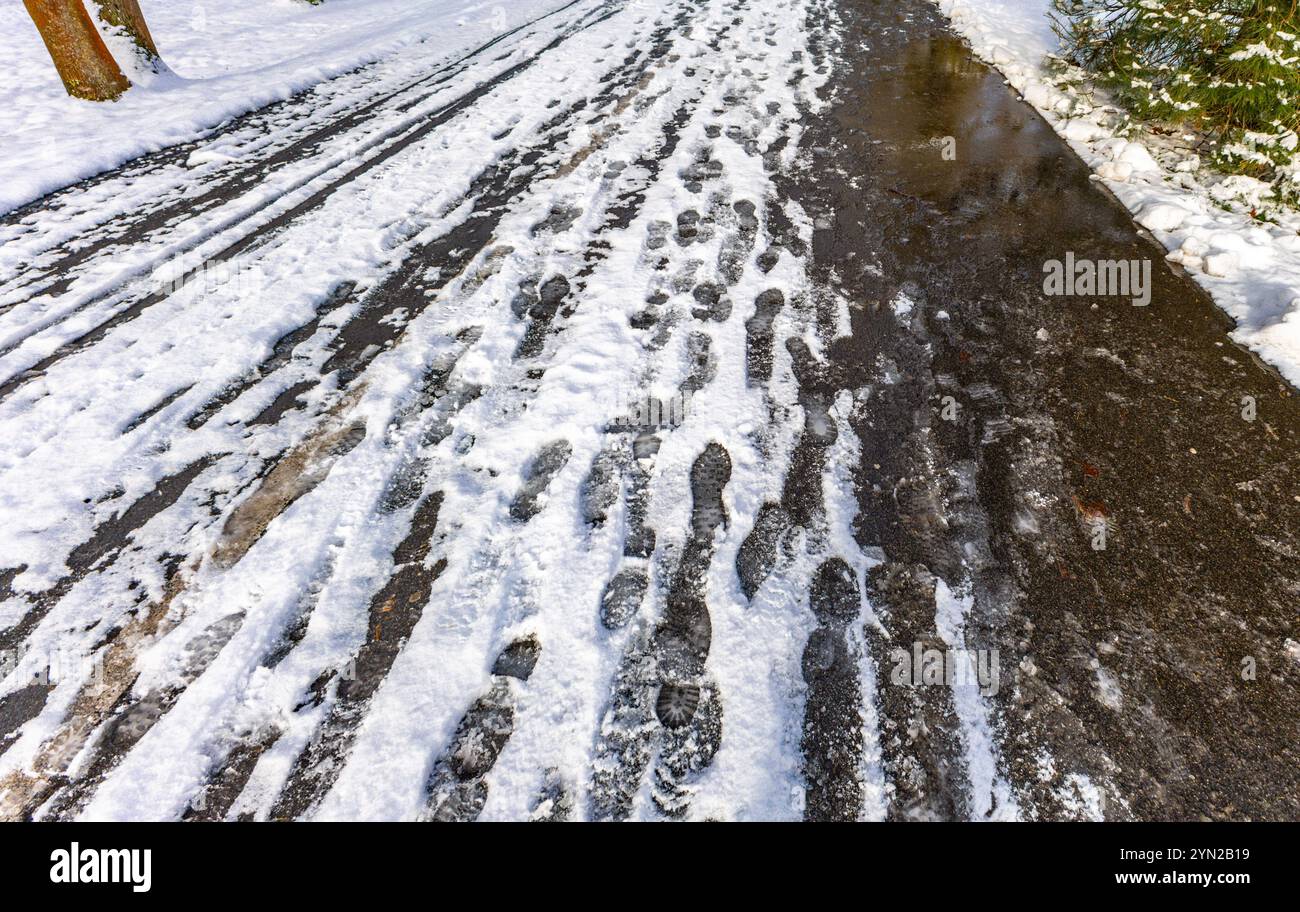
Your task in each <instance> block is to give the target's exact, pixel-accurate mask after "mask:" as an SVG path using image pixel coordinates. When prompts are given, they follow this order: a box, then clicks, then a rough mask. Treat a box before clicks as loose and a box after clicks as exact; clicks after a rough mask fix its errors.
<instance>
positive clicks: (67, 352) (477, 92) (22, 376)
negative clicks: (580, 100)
mask: <svg viewBox="0 0 1300 912" xmlns="http://www.w3.org/2000/svg"><path fill="white" fill-rule="evenodd" d="M616 12H617V11H616V10H611V11H607V12H604V13H602V14H601V15H599V16H594V17H592V18H591V19H590V21H587V22H583V23H581V24H580V25H578V26H576V27H574V28H572V29H569V30H566V31H565V32H563V33H561V34H560V35H559V36H557V37H556V38H554V39H553V40H552V41H550V42H549V43H547V44H546V45H544V46H543V47H542V48H541V49H540V50H539V51H538V52H537V53H536V54H535V55H533V56H532V57H529V58H527V59H525V60H523V61H521V62H519V63H517V64H514V65H513V66H511V67H509V68H508V69H506V70H505V71H504V72H502V73H500V74H498V75H497V76H495V77H493V78H492V79H490V80H488V81H486V82H484V83H482V84H481V85H479V86H477V87H475V88H474V89H472V90H470V91H469V92H467V93H465V94H464V95H462V96H460V97H459V98H457V99H456V100H455V101H453V102H451V103H449V104H447V105H445V106H443V107H442V108H440V109H439V110H437V111H436V112H434V113H432V114H430V115H428V116H426V117H422V118H420V119H419V121H418V123H417V125H416V126H414V127H411V128H409V129H405V130H401V131H399V135H398V136H397V138H396V139H394V140H393V141H392V142H391V143H388V144H387V145H383V146H382V147H381V148H378V149H377V151H375V152H374V154H371V155H369V156H367V157H365V158H363V160H362V161H361V163H360V164H357V165H354V166H352V167H350V168H346V170H343V171H342V173H341V174H338V175H337V176H331V175H333V172H334V171H336V170H340V169H342V168H345V167H346V163H344V164H343V165H339V166H335V167H332V168H330V169H329V170H326V171H324V172H322V173H321V174H320V175H318V176H319V177H320V178H322V180H321V181H320V182H319V183H320V186H316V183H317V182H316V181H315V180H314V179H309V180H307V181H304V182H303V183H301V184H300V185H299V187H297V188H292V190H291V192H290V193H289V194H288V195H287V199H289V200H297V201H296V202H291V203H288V204H286V205H284V206H283V207H282V208H280V209H279V211H276V212H275V213H274V214H273V215H271V216H270V217H269V218H268V217H267V213H268V211H269V210H268V207H265V206H258V207H257V208H255V209H254V210H252V211H251V212H248V213H246V214H245V215H244V216H242V217H240V218H238V219H237V220H236V221H234V222H233V223H231V224H227V225H224V226H222V227H221V229H220V232H219V233H217V234H214V235H211V237H212V238H213V240H214V242H215V243H216V244H217V245H219V246H218V248H217V249H216V250H215V251H212V252H209V253H204V254H202V255H201V256H200V259H201V262H199V263H196V264H194V265H193V266H191V267H189V268H187V269H185V271H184V273H183V274H182V275H181V276H180V277H178V279H177V280H176V281H175V282H174V283H172V285H173V286H179V287H184V285H185V284H186V283H190V282H194V281H202V280H203V278H204V276H205V275H206V274H207V273H208V272H209V271H211V270H212V269H213V268H214V267H217V266H219V265H221V264H226V263H230V262H231V261H233V260H234V259H235V258H236V257H238V256H239V255H241V254H243V253H246V252H248V251H250V250H253V249H254V248H256V247H258V246H260V245H262V244H264V243H266V242H268V241H269V240H271V239H272V238H274V237H275V236H277V235H278V234H279V233H280V232H281V231H283V229H284V228H286V227H287V226H289V225H290V224H292V223H294V222H296V221H297V220H298V219H300V218H302V217H303V216H304V215H306V214H308V213H311V212H313V211H315V210H317V209H319V208H320V207H321V206H322V205H323V204H324V203H325V202H326V200H328V199H329V198H330V197H331V196H333V195H334V194H335V193H336V192H338V191H339V190H340V189H341V188H343V187H345V186H347V185H349V184H351V183H352V182H353V181H355V180H356V179H357V178H359V177H361V176H363V175H365V174H368V173H369V172H370V171H372V170H373V169H374V168H376V167H378V166H380V165H382V164H384V163H386V162H387V161H389V160H390V159H392V158H393V157H395V156H397V155H399V154H400V153H402V152H404V151H406V150H407V149H409V148H410V147H412V146H413V145H415V144H417V143H419V142H422V141H423V140H425V139H426V138H427V137H428V136H429V135H430V134H431V133H433V132H434V131H435V130H437V129H438V128H439V127H441V126H443V125H445V124H447V123H448V122H450V121H452V120H453V119H454V118H456V117H458V116H459V115H461V114H462V113H464V112H465V111H467V110H472V108H473V106H474V105H475V104H476V103H477V102H478V101H479V100H480V99H482V98H483V97H484V96H486V95H488V94H489V93H490V92H492V91H493V90H494V89H496V88H497V87H499V86H501V85H502V84H504V83H506V82H508V81H510V80H512V79H514V78H515V77H516V76H518V75H519V74H521V73H523V72H525V71H527V70H528V69H530V68H531V67H532V66H533V65H534V64H535V63H536V62H537V61H538V60H539V59H542V58H543V57H545V56H546V55H547V54H548V53H550V52H552V51H554V50H555V49H556V48H558V47H560V46H561V45H563V44H564V43H565V42H566V41H567V40H568V39H569V38H571V37H573V36H574V35H576V34H578V33H580V32H582V31H584V30H586V29H588V28H590V27H592V26H594V25H597V24H599V23H601V22H603V21H606V20H608V19H609V18H610V17H611V16H613V15H614V14H615V13H616ZM299 190H300V191H302V192H300V193H299V192H293V191H299ZM307 191H310V192H309V193H308V192H307ZM299 196H303V197H304V198H302V199H300V200H298V197H299ZM246 221H252V222H254V223H255V224H253V225H252V226H251V227H250V228H248V229H247V230H244V229H243V224H244V223H245V222H246ZM227 235H232V236H233V240H230V239H229V238H227ZM200 240H201V241H206V238H204V239H200ZM189 249H190V250H194V249H196V246H195V245H190V247H189ZM182 252H184V251H181V250H173V251H171V252H170V254H169V255H170V256H176V255H178V254H180V253H182ZM114 291H115V289H110V290H108V291H107V293H105V294H101V295H98V296H92V297H91V298H90V300H87V301H84V302H81V303H79V304H76V305H75V306H73V308H72V309H71V311H70V312H68V313H61V314H57V315H55V316H54V317H53V318H51V319H45V320H32V321H26V322H25V325H24V327H23V330H22V334H21V335H20V336H18V337H16V338H13V339H11V340H10V341H9V342H8V343H7V344H6V345H5V346H4V347H3V348H0V358H5V357H7V356H8V355H10V354H15V353H16V352H17V351H18V350H19V349H20V348H22V347H23V346H24V345H26V343H28V341H29V340H33V339H35V338H37V337H38V336H39V334H41V333H43V332H45V331H46V330H50V329H53V328H57V327H58V326H59V325H60V324H61V323H62V322H64V321H65V320H67V319H68V318H69V317H72V316H75V315H78V314H80V313H82V312H83V311H86V310H87V309H89V308H92V307H94V306H95V305H96V304H99V303H102V302H106V301H110V300H111V299H114V298H117V296H116V295H115V294H114ZM171 293H172V292H171V290H170V289H164V290H162V291H154V292H150V293H148V294H145V295H143V296H142V297H139V298H136V299H134V300H132V299H131V297H130V295H129V294H128V295H127V297H125V298H124V299H121V298H119V299H117V300H113V301H112V303H111V304H110V305H109V307H108V308H107V312H108V316H107V319H103V320H100V321H99V322H97V323H94V325H93V326H92V327H91V328H90V329H88V330H85V331H80V330H77V329H74V330H73V331H72V333H71V335H70V337H68V338H61V339H58V340H57V347H56V348H54V350H53V351H51V352H50V353H49V354H46V355H43V356H41V357H38V358H37V359H35V360H34V361H30V360H29V361H28V363H25V364H24V365H23V366H22V367H19V368H18V369H17V370H13V371H12V372H11V373H10V375H9V377H8V378H7V379H5V380H4V381H3V382H0V402H2V401H4V399H6V398H7V397H8V396H10V395H11V394H12V393H13V392H14V391H15V390H17V389H19V388H20V387H22V386H23V385H24V384H25V383H27V382H29V381H30V380H32V379H34V378H35V377H39V376H41V375H43V374H44V373H46V372H47V371H48V370H49V369H50V368H51V367H53V366H54V365H56V364H58V363H59V362H60V361H62V360H64V359H65V358H68V357H70V356H72V355H75V354H76V353H78V352H80V351H83V350H85V349H86V348H88V347H90V346H93V345H95V344H96V343H98V342H99V341H101V340H102V339H104V338H105V337H106V336H107V335H108V334H109V333H110V332H111V331H112V330H114V329H116V328H117V327H119V326H122V325H123V324H125V323H128V322H130V321H132V320H134V319H136V318H137V317H139V316H140V314H142V313H144V312H145V311H146V310H148V309H149V308H150V307H152V306H154V305H155V304H157V303H159V302H160V301H163V300H166V299H167V298H168V297H169V296H170V294H171ZM47 345H48V343H45V346H47ZM45 346H42V347H45ZM20 363H22V362H21V361H20Z"/></svg>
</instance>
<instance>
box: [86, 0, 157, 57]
mask: <svg viewBox="0 0 1300 912" xmlns="http://www.w3.org/2000/svg"><path fill="white" fill-rule="evenodd" d="M95 5H96V6H98V7H99V18H100V19H102V20H104V21H105V22H107V23H108V24H109V25H113V26H116V27H118V28H120V29H122V30H123V31H125V32H126V33H127V34H128V35H130V36H131V40H132V41H134V42H135V46H136V47H137V48H139V49H140V53H141V54H143V55H144V56H145V58H146V59H147V60H149V61H151V62H152V61H154V60H157V59H158V48H157V47H156V46H155V45H154V43H153V36H152V35H150V34H149V26H148V25H147V24H146V23H145V21H144V13H142V12H141V11H140V3H139V2H138V0H95Z"/></svg>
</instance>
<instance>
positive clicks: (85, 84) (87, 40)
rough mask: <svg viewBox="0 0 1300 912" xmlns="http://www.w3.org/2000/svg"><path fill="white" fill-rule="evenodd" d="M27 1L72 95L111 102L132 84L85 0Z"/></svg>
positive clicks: (24, 0)
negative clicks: (94, 21) (105, 39)
mask: <svg viewBox="0 0 1300 912" xmlns="http://www.w3.org/2000/svg"><path fill="white" fill-rule="evenodd" d="M23 4H24V5H25V6H26V7H27V12H28V13H29V14H30V15H31V17H32V21H33V22H34V23H36V29H37V31H39V32H40V33H41V39H42V40H43V41H44V42H45V47H46V49H47V50H48V51H49V52H50V57H52V58H53V59H54V66H55V68H56V69H57V70H58V71H59V77H60V78H61V79H62V80H63V85H64V87H65V88H66V89H67V90H68V94H69V95H72V96H74V97H76V98H87V99H90V100H91V101H108V100H110V99H113V98H117V97H118V96H119V95H121V94H122V93H123V92H125V91H126V90H127V89H128V88H130V87H131V83H130V82H129V81H128V80H127V78H126V77H125V76H124V75H122V70H121V68H120V67H119V66H118V65H117V61H115V60H114V59H113V55H112V54H110V53H109V52H108V48H107V47H106V46H105V45H104V40H103V39H102V38H100V37H99V32H98V31H96V30H95V24H94V23H93V22H91V21H90V15H89V14H88V13H87V12H86V8H85V7H84V6H82V5H81V0H23Z"/></svg>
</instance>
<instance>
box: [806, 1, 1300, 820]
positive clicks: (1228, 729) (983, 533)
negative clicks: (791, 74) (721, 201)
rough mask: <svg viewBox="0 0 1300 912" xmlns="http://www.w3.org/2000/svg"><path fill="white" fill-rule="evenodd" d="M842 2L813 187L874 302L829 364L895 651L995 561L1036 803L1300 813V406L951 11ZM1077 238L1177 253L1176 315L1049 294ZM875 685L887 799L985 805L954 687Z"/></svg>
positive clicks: (926, 814)
mask: <svg viewBox="0 0 1300 912" xmlns="http://www.w3.org/2000/svg"><path fill="white" fill-rule="evenodd" d="M836 7H837V8H838V10H839V12H840V15H841V16H843V17H844V24H845V28H844V32H843V46H841V47H835V46H828V47H826V48H824V54H825V55H828V56H829V55H837V56H838V57H839V58H840V59H839V60H838V62H837V65H836V66H834V67H833V69H832V74H833V75H832V80H831V84H830V86H829V87H828V91H829V93H830V94H831V97H832V98H833V103H832V106H831V108H830V110H829V111H827V112H826V113H825V115H824V116H822V117H820V118H818V119H817V120H816V121H815V122H814V123H813V124H812V125H811V129H810V135H809V136H808V137H807V138H806V139H805V143H806V145H807V147H809V148H811V149H812V150H813V152H812V162H811V166H810V167H808V168H807V169H806V171H805V172H804V173H803V174H802V175H800V176H799V178H798V179H796V180H795V181H793V182H791V184H790V192H791V195H792V196H793V197H794V198H795V199H797V200H799V201H800V202H801V203H802V204H803V205H804V206H805V208H806V209H808V211H809V212H810V214H811V215H812V216H813V217H814V218H815V219H817V230H816V231H815V233H814V241H813V251H812V254H813V257H814V259H815V264H816V266H815V270H816V274H817V276H818V277H819V278H820V279H821V281H822V282H823V283H824V284H825V286H826V288H827V289H828V295H838V296H841V297H842V298H844V299H847V301H848V303H849V309H850V313H851V320H852V334H851V336H850V337H847V338H838V339H831V338H828V339H827V342H828V344H829V349H828V351H829V354H828V359H827V360H828V362H829V364H828V367H827V369H826V371H825V376H824V378H823V380H822V382H823V383H824V384H825V385H826V386H828V387H834V388H840V389H851V390H863V389H865V390H866V391H867V392H868V395H866V396H860V397H859V406H858V408H857V410H856V413H855V416H854V420H853V426H854V429H855V431H856V432H857V434H858V435H859V437H860V438H861V441H862V446H863V452H862V458H861V461H860V464H859V466H858V469H857V473H856V479H855V480H856V485H857V488H858V492H859V499H860V503H861V512H860V514H859V518H858V522H857V525H856V536H857V538H858V541H859V543H860V544H861V545H862V546H863V548H864V549H866V550H868V552H870V550H871V549H879V552H878V553H879V554H881V555H882V556H883V557H884V563H883V564H881V565H880V566H879V567H877V568H875V570H873V571H872V578H871V581H870V589H871V592H872V594H873V596H874V601H875V603H876V604H875V607H876V611H877V613H878V615H879V616H880V617H881V627H882V628H883V629H882V630H879V631H876V632H875V633H874V634H873V635H874V637H875V639H876V642H877V643H878V644H879V645H880V646H883V647H884V649H885V651H887V650H888V649H891V648H894V647H898V646H901V647H903V648H906V649H909V650H910V649H911V648H912V644H913V642H915V641H917V640H918V639H919V640H922V641H932V640H934V639H936V631H935V630H934V619H933V610H932V606H933V604H934V597H933V594H932V593H933V590H934V588H935V585H936V581H944V582H945V583H946V584H947V585H948V586H950V587H951V588H953V589H956V588H957V587H958V586H959V585H960V584H961V583H962V581H963V580H964V579H966V580H969V583H970V585H971V587H972V589H973V593H974V606H973V608H972V610H971V615H970V618H969V621H968V625H967V631H966V632H967V646H968V648H970V649H972V650H974V649H985V650H993V649H996V650H997V651H998V655H999V658H1000V668H1001V682H1000V688H999V690H998V693H997V694H996V696H995V697H994V703H993V705H994V728H995V730H996V733H997V734H996V740H997V742H998V749H999V752H1000V754H1001V757H1002V762H1003V764H1004V765H1005V772H1006V775H1007V776H1008V778H1009V781H1010V782H1011V784H1012V790H1013V792H1014V794H1015V796H1016V800H1017V802H1018V804H1019V806H1020V810H1021V813H1022V815H1023V816H1025V817H1029V818H1060V817H1073V816H1078V814H1079V812H1080V811H1081V809H1083V808H1085V807H1090V808H1091V810H1092V811H1093V812H1094V813H1095V812H1098V811H1100V812H1101V813H1102V814H1104V815H1105V816H1106V817H1107V818H1109V819H1127V818H1138V819H1152V818H1154V819H1205V818H1210V819H1242V818H1258V819H1295V818H1297V817H1300V756H1298V755H1297V748H1298V745H1300V663H1298V662H1297V659H1296V656H1295V654H1294V653H1291V654H1289V653H1288V640H1289V639H1290V640H1292V641H1294V640H1295V639H1298V638H1300V637H1298V636H1297V630H1296V615H1297V608H1298V607H1300V559H1298V558H1300V539H1298V533H1300V484H1298V482H1300V400H1298V399H1297V397H1296V396H1295V395H1294V391H1293V390H1291V389H1290V388H1289V387H1288V386H1287V385H1286V384H1285V383H1284V382H1283V381H1281V380H1280V378H1279V377H1278V376H1277V375H1276V374H1275V373H1274V372H1273V371H1271V370H1270V369H1268V368H1267V367H1265V366H1263V365H1262V364H1261V363H1259V362H1258V360H1257V359H1255V358H1253V357H1252V356H1251V355H1250V354H1249V353H1248V352H1246V351H1245V350H1243V349H1241V348H1239V347H1238V346H1236V345H1234V344H1233V343H1232V342H1231V341H1230V340H1229V339H1228V337H1227V335H1226V331H1227V329H1228V328H1229V327H1228V323H1227V320H1226V318H1225V317H1224V316H1223V315H1222V313H1221V312H1220V311H1218V310H1217V309H1216V308H1215V307H1214V305H1213V303H1212V302H1211V301H1210V300H1209V299H1208V297H1207V296H1206V294H1205V293H1204V292H1202V291H1201V290H1200V289H1199V288H1198V287H1197V286H1196V285H1195V284H1194V283H1193V282H1192V281H1191V280H1190V279H1189V278H1187V277H1186V276H1185V275H1183V274H1181V271H1180V270H1179V268H1178V267H1174V266H1171V265H1169V264H1167V263H1166V262H1165V260H1164V256H1163V254H1164V251H1163V250H1162V249H1161V248H1160V247H1159V246H1158V245H1157V244H1156V243H1155V242H1154V241H1153V240H1152V239H1151V238H1149V237H1147V236H1145V235H1143V234H1142V233H1141V232H1140V230H1139V229H1137V228H1136V227H1135V226H1134V224H1133V222H1132V221H1131V218H1130V216H1129V214H1128V213H1127V212H1126V211H1125V210H1124V208H1123V207H1122V206H1121V205H1120V204H1119V203H1118V202H1117V201H1116V200H1115V199H1114V198H1113V197H1112V196H1110V195H1109V194H1108V193H1107V192H1106V191H1105V190H1104V189H1103V188H1102V187H1101V186H1100V185H1099V184H1098V183H1097V182H1095V181H1093V180H1091V179H1090V175H1089V172H1088V169H1087V168H1086V166H1085V165H1084V164H1083V163H1082V162H1081V161H1080V160H1079V159H1078V158H1077V157H1076V156H1075V155H1074V154H1073V153H1072V152H1071V151H1070V150H1069V149H1068V147H1067V145H1066V144H1065V142H1064V141H1063V140H1061V139H1060V138H1058V137H1057V136H1056V134H1055V133H1054V132H1053V131H1052V129H1051V128H1050V127H1049V126H1048V125H1047V124H1046V123H1045V122H1044V121H1042V120H1041V119H1040V118H1039V117H1038V115H1037V114H1036V113H1035V112H1034V111H1033V109H1032V108H1031V107H1029V106H1028V105H1027V104H1025V103H1023V102H1022V101H1021V100H1019V99H1018V97H1017V96H1016V95H1015V93H1014V92H1013V91H1012V90H1011V89H1010V87H1009V86H1007V85H1006V84H1005V83H1004V81H1003V79H1002V78H1001V77H1000V75H999V74H998V73H997V72H996V71H993V70H991V69H990V68H988V67H986V66H984V65H983V64H981V63H979V62H977V61H976V60H974V59H972V57H971V55H970V53H969V51H968V49H967V48H966V47H965V46H964V44H963V43H962V42H961V41H959V40H958V39H957V38H955V37H954V35H953V33H952V32H951V31H950V30H949V29H948V28H947V27H946V24H945V22H944V21H943V19H942V17H940V16H939V15H938V14H937V13H936V11H935V10H934V9H933V7H931V6H930V5H929V4H928V3H925V2H921V0H904V2H884V0H848V2H843V3H839V4H836ZM954 141H955V156H954V155H952V154H951V152H952V151H953V150H954ZM945 150H947V151H948V153H949V154H947V155H945ZM949 159H951V160H949ZM1067 252H1073V253H1074V255H1075V256H1076V258H1079V259H1083V258H1091V259H1094V260H1102V259H1126V260H1149V261H1151V263H1152V270H1153V276H1154V291H1153V295H1152V299H1151V303H1150V305H1149V306H1146V307H1136V306H1134V305H1133V304H1132V303H1131V301H1130V300H1129V299H1127V298H1121V297H1050V296H1047V295H1046V294H1044V292H1043V275H1044V273H1043V267H1044V263H1045V262H1046V261H1049V260H1052V259H1057V260H1064V258H1065V256H1066V254H1067ZM900 293H901V294H903V295H905V296H906V298H907V299H908V300H910V301H911V302H912V308H911V310H910V311H909V312H907V313H905V314H901V315H899V314H896V313H895V312H894V311H895V309H896V308H894V307H891V304H893V303H894V302H895V301H897V300H898V296H899V295H900ZM904 309H905V308H904ZM828 335H829V334H828ZM948 397H951V398H950V399H949V398H948ZM1245 397H1250V398H1249V399H1246V398H1245ZM1250 403H1253V404H1254V406H1255V413H1254V415H1253V416H1252V415H1251V414H1250V413H1249V411H1248V409H1247V406H1248V405H1249V404H1250ZM1248 419H1253V420H1248ZM927 612H928V613H927ZM881 654H883V652H882V653H881ZM878 685H879V693H880V704H881V712H882V716H883V719H882V733H881V738H882V753H883V760H884V763H885V765H886V770H887V774H888V776H889V778H890V779H891V780H892V783H893V786H894V787H893V788H892V789H891V792H890V805H889V815H890V816H891V817H900V818H908V817H921V818H948V817H953V816H958V817H960V816H966V815H967V814H968V813H969V812H970V808H969V807H968V806H967V802H966V800H965V789H966V787H968V785H969V784H968V783H966V782H964V780H963V779H962V771H961V770H959V769H957V765H956V763H955V761H954V756H953V754H954V751H953V748H952V743H953V740H952V738H951V729H952V728H953V727H954V726H955V721H954V713H953V709H952V707H951V706H950V705H947V704H948V700H947V697H946V691H944V690H943V689H934V688H931V689H929V690H935V691H937V694H938V695H922V696H918V695H917V693H918V691H924V690H927V689H926V688H910V687H908V688H901V690H902V691H903V693H898V692H897V691H899V690H900V688H897V687H894V686H893V685H891V684H890V682H889V680H888V675H887V668H886V667H885V663H883V662H882V663H880V670H879V671H878ZM1048 757H1050V758H1052V760H1047V759H1045V758H1048ZM1080 777H1086V780H1085V779H1083V778H1080ZM1085 781H1086V782H1090V783H1091V784H1092V785H1093V786H1094V787H1095V789H1096V791H1092V790H1090V789H1088V788H1087V787H1086V786H1085V785H1083V783H1084V782H1085ZM1098 793H1099V794H1098ZM826 816H837V815H836V814H834V813H830V812H828V813H827V814H826Z"/></svg>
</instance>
